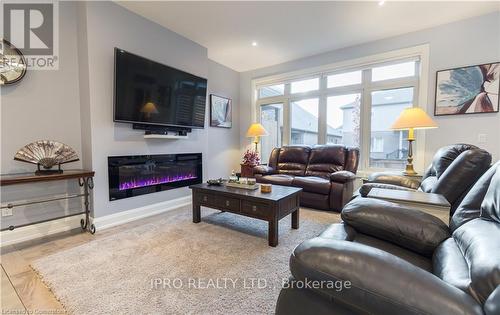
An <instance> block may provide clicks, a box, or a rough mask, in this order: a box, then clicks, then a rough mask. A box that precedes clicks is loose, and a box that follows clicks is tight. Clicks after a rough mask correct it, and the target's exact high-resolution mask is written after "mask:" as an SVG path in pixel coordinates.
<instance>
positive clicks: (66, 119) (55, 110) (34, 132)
mask: <svg viewBox="0 0 500 315" xmlns="http://www.w3.org/2000/svg"><path fill="white" fill-rule="evenodd" d="M59 15H60V30H59V43H60V45H59V70H57V71H48V70H47V71H40V70H39V71H28V72H27V73H26V76H25V77H24V79H23V80H22V81H21V82H19V83H18V84H15V85H11V86H2V88H1V89H0V91H1V99H2V107H1V113H2V119H1V121H2V126H1V132H2V135H1V140H2V146H1V147H2V152H1V159H2V161H1V172H2V174H3V173H12V172H17V171H27V170H35V168H36V167H35V166H33V165H30V164H26V163H21V162H18V161H14V160H13V159H12V158H13V156H14V154H15V153H16V151H17V150H18V149H19V148H21V147H22V146H23V145H25V144H28V143H30V142H33V141H35V140H41V139H53V140H58V141H61V142H64V143H66V144H67V145H69V146H71V147H72V148H74V149H75V150H76V151H77V152H78V154H81V132H80V130H81V128H80V100H79V92H78V50H77V40H76V36H75V34H76V30H77V27H76V23H75V19H76V8H75V6H74V5H61V6H60V12H59ZM80 166H81V162H77V163H72V164H69V167H72V168H78V167H80Z"/></svg>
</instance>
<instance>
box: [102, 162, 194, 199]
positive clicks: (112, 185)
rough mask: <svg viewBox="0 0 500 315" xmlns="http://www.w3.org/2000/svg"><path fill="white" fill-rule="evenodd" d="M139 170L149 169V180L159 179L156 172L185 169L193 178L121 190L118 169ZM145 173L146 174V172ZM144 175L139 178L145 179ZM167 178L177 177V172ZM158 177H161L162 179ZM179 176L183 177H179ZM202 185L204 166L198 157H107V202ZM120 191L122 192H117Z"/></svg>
mask: <svg viewBox="0 0 500 315" xmlns="http://www.w3.org/2000/svg"><path fill="white" fill-rule="evenodd" d="M135 166H136V167H137V168H138V169H139V168H142V171H144V170H145V169H144V167H149V168H150V170H148V171H152V173H151V174H152V176H158V175H159V174H158V173H157V171H156V170H157V166H160V167H158V168H161V167H163V168H164V169H172V170H174V169H175V170H177V169H179V168H181V169H182V168H183V167H184V168H187V169H190V170H193V171H194V172H195V174H191V176H195V178H186V179H180V180H176V181H168V182H160V183H157V184H146V183H144V184H142V185H141V186H139V185H138V186H135V185H131V186H130V187H127V188H124V187H123V186H124V183H123V182H120V178H121V177H120V168H121V167H129V168H132V169H133V168H134V167H135ZM146 172H147V171H146ZM142 173H143V172H139V173H138V174H139V175H140V176H141V177H144V175H143V174H142ZM165 175H168V176H179V173H178V172H172V174H165ZM165 175H161V176H165ZM181 176H182V175H181ZM202 182H203V164H202V154H201V153H179V154H156V155H123V156H108V187H109V200H110V201H114V200H119V199H125V198H131V197H136V196H141V195H145V194H151V193H155V192H160V191H166V190H171V189H176V188H181V187H187V186H190V185H194V184H200V183H202ZM120 187H121V188H120Z"/></svg>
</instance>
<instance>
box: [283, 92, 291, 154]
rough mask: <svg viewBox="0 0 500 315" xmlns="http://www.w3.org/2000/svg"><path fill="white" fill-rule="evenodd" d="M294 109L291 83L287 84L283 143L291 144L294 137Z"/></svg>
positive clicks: (284, 104) (284, 103) (284, 102)
mask: <svg viewBox="0 0 500 315" xmlns="http://www.w3.org/2000/svg"><path fill="white" fill-rule="evenodd" d="M291 128H292V111H291V110H290V83H286V84H285V99H284V101H283V139H282V141H283V145H289V144H290V143H291V138H292V129H291Z"/></svg>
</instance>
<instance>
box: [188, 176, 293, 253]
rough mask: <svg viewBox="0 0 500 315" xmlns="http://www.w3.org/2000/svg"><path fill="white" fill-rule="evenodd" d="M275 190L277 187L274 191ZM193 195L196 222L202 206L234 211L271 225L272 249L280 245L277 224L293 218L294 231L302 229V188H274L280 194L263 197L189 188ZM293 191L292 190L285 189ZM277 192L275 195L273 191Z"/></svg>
mask: <svg viewBox="0 0 500 315" xmlns="http://www.w3.org/2000/svg"><path fill="white" fill-rule="evenodd" d="M275 187H276V188H275ZM190 188H191V189H192V193H193V222H194V223H199V222H200V221H201V207H202V206H204V207H208V208H212V209H217V210H221V211H226V212H231V213H235V214H239V215H243V216H247V217H251V218H255V219H260V220H264V221H267V222H268V243H269V246H272V247H276V246H278V222H279V220H281V219H282V218H284V217H286V216H288V215H289V214H291V215H292V228H293V229H298V228H299V205H300V191H301V190H302V189H300V188H293V187H284V186H273V189H274V190H276V191H277V194H276V193H275V194H274V195H272V194H267V195H266V194H262V193H260V191H248V190H242V189H238V188H231V187H217V186H215V187H214V186H208V185H206V184H199V185H193V186H191V187H190ZM285 188H286V189H288V188H290V189H289V190H285ZM273 193H274V192H273Z"/></svg>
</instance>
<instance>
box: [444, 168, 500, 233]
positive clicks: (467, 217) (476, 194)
mask: <svg viewBox="0 0 500 315" xmlns="http://www.w3.org/2000/svg"><path fill="white" fill-rule="evenodd" d="M498 167H500V161H499V162H497V163H495V164H494V165H493V166H492V167H490V169H489V170H488V171H486V172H485V173H484V174H483V176H481V178H479V180H478V181H477V182H476V183H475V184H474V186H472V188H471V189H470V190H469V192H468V193H467V195H466V196H465V197H464V199H463V200H462V202H460V205H459V206H458V207H457V210H456V211H455V213H453V216H452V217H451V219H450V228H451V230H452V231H454V230H456V229H457V228H459V227H460V226H461V225H463V224H465V223H467V222H469V221H471V220H473V219H476V218H479V214H480V213H481V204H482V203H483V200H485V196H486V193H487V192H488V188H489V187H490V183H491V180H492V178H493V175H495V173H496V170H497V168H498ZM484 206H485V207H486V204H484ZM485 214H486V213H485Z"/></svg>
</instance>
